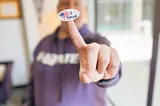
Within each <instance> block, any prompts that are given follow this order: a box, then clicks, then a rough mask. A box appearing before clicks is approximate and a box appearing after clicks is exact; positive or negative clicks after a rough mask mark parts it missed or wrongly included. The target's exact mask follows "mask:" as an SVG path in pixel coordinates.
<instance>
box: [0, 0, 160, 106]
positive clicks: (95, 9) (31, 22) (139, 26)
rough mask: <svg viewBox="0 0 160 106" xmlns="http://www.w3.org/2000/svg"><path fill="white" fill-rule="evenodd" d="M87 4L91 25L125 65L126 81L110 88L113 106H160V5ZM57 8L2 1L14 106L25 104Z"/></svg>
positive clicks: (136, 1) (3, 52)
mask: <svg viewBox="0 0 160 106" xmlns="http://www.w3.org/2000/svg"><path fill="white" fill-rule="evenodd" d="M85 2H86V13H87V14H86V18H85V21H86V23H88V25H89V27H90V29H91V30H92V31H95V32H98V33H101V35H102V36H105V37H106V38H108V39H109V40H110V41H111V45H112V47H114V48H116V49H117V51H118V53H119V56H120V59H121V61H122V65H123V77H122V79H121V80H120V82H119V83H118V85H117V86H115V87H112V88H109V89H107V92H108V94H109V103H110V104H109V106H160V101H158V100H159V99H158V98H160V92H159V91H158V90H159V89H160V83H159V81H160V55H159V54H160V47H158V42H159V41H160V40H159V32H160V21H159V20H158V19H160V12H158V9H160V8H159V7H158V5H160V2H159V0H85ZM56 5H57V0H0V48H1V49H0V70H4V69H5V70H6V73H8V74H7V75H4V76H5V77H6V78H8V79H9V80H8V81H6V82H5V83H7V87H6V89H7V90H6V92H8V93H9V94H8V95H10V96H9V99H7V104H8V105H9V106H10V105H11V106H20V105H21V103H22V102H23V101H24V100H25V94H26V86H27V83H28V79H29V78H28V77H29V75H30V63H31V62H32V53H33V50H34V48H35V46H36V45H37V44H38V42H39V41H40V40H41V39H42V38H43V37H45V36H46V35H47V34H49V33H51V32H53V31H54V30H55V29H56V28H57V26H58V25H59V24H60V21H59V20H58V17H57V11H56ZM0 72H2V71H0ZM0 78H1V76H0ZM2 85H3V84H0V95H2V94H3V89H1V86H2ZM0 99H1V98H0ZM0 101H1V100H0ZM0 104H4V103H0Z"/></svg>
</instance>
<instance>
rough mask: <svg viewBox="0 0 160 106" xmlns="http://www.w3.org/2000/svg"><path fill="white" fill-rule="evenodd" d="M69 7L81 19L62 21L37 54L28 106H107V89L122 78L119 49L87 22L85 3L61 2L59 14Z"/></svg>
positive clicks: (61, 0)
mask: <svg viewBox="0 0 160 106" xmlns="http://www.w3.org/2000/svg"><path fill="white" fill-rule="evenodd" d="M69 8H74V9H77V10H79V11H80V13H81V15H80V17H79V18H77V19H76V20H74V21H68V22H62V24H61V25H60V27H58V28H57V30H56V31H55V32H53V33H52V34H49V35H48V36H47V37H45V38H44V39H43V40H42V41H41V42H40V43H39V44H38V45H37V47H36V49H35V51H34V54H33V55H34V62H33V64H32V69H31V80H30V83H29V87H28V94H29V95H28V99H27V105H28V106H106V105H107V100H106V88H108V87H111V86H114V85H115V84H117V82H118V81H119V80H120V78H121V73H122V72H121V64H120V60H119V57H118V53H117V52H116V50H115V49H113V48H112V47H110V43H109V41H108V40H107V39H106V38H104V37H102V36H100V35H99V34H97V33H93V32H91V31H90V30H89V29H88V27H87V25H86V24H85V23H84V22H83V16H84V12H85V6H84V2H83V0H59V2H58V6H57V10H58V12H60V11H62V10H64V9H69Z"/></svg>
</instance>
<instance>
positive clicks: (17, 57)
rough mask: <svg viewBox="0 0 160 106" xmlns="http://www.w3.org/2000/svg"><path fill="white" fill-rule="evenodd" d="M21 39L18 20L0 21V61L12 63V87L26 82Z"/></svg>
mask: <svg viewBox="0 0 160 106" xmlns="http://www.w3.org/2000/svg"><path fill="white" fill-rule="evenodd" d="M22 37H23V35H22V24H21V21H20V20H19V19H13V20H0V61H3V60H12V61H14V67H13V71H12V82H13V85H21V84H24V83H26V82H27V78H26V62H25V56H24V49H23V46H24V45H23V42H22Z"/></svg>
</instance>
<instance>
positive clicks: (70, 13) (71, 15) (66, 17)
mask: <svg viewBox="0 0 160 106" xmlns="http://www.w3.org/2000/svg"><path fill="white" fill-rule="evenodd" d="M79 16H80V12H79V11H78V10H76V9H66V10H63V11H61V12H60V13H59V14H58V17H59V19H60V20H61V21H72V20H75V19H76V18H78V17H79Z"/></svg>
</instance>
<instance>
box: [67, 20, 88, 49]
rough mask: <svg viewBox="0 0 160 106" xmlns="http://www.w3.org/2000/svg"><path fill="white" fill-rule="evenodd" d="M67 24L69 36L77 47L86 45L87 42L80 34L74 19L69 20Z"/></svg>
mask: <svg viewBox="0 0 160 106" xmlns="http://www.w3.org/2000/svg"><path fill="white" fill-rule="evenodd" d="M66 25H67V29H68V32H69V36H70V38H71V40H72V42H73V44H74V45H75V46H76V48H77V49H80V48H83V47H86V43H85V41H84V39H83V38H82V36H81V35H80V33H79V31H78V29H77V27H76V25H75V23H74V21H67V22H66Z"/></svg>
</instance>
